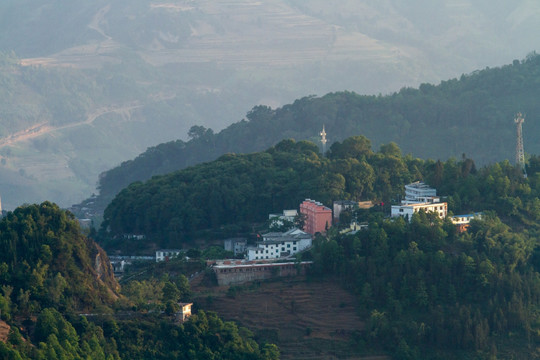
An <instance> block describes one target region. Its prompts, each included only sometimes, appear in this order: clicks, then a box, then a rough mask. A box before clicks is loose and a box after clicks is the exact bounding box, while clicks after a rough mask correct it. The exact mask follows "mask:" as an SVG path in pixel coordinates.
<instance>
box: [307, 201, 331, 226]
mask: <svg viewBox="0 0 540 360" xmlns="http://www.w3.org/2000/svg"><path fill="white" fill-rule="evenodd" d="M300 213H301V214H304V215H305V216H306V222H305V224H304V231H305V232H307V233H308V234H311V235H314V234H315V233H317V232H320V233H325V232H326V229H327V228H329V227H330V226H332V210H331V209H329V208H327V207H326V206H324V205H323V204H321V203H320V202H317V201H314V200H311V199H306V200H305V201H304V202H303V203H301V204H300Z"/></svg>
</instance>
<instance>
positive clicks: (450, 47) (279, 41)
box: [0, 0, 540, 209]
mask: <svg viewBox="0 0 540 360" xmlns="http://www.w3.org/2000/svg"><path fill="white" fill-rule="evenodd" d="M539 9H540V5H538V4H536V3H535V2H532V1H528V0H520V1H516V2H512V3H507V4H493V3H491V2H487V1H485V0H460V1H456V0H444V1H440V2H437V3H436V4H435V3H434V4H426V2H425V1H409V2H407V4H406V5H404V4H402V2H400V1H397V0H385V1H377V2H374V1H367V0H364V1H354V2H352V1H341V2H337V3H332V4H329V3H327V2H324V1H319V0H316V1H310V2H305V1H299V0H268V1H264V2H261V1H254V0H235V1H225V0H204V1H189V0H180V1H174V2H172V1H167V0H154V1H150V2H148V1H142V0H117V1H111V0H96V1H92V2H88V1H82V0H74V1H71V2H70V3H69V4H64V3H62V2H58V1H53V0H41V1H38V2H35V1H30V0H20V1H16V0H6V1H4V2H3V3H2V6H0V20H1V21H0V49H2V54H0V57H2V58H3V59H2V60H0V64H1V65H2V66H1V68H0V71H1V73H2V75H1V76H0V82H1V83H2V88H1V89H0V93H1V94H2V97H0V99H1V100H0V119H1V121H0V156H2V160H0V161H2V163H1V164H0V165H1V166H0V194H1V195H2V198H3V200H4V201H3V202H4V205H5V206H6V208H10V209H12V208H15V207H16V206H18V205H20V204H22V203H34V202H42V201H44V200H53V201H55V202H56V203H58V204H60V205H61V206H68V205H70V204H73V203H75V202H79V201H80V200H81V199H83V198H85V197H87V196H89V194H91V193H93V192H95V191H96V179H97V176H98V174H99V173H101V172H103V171H105V170H107V169H110V168H111V167H113V166H116V165H117V164H119V163H121V162H122V161H124V160H126V159H130V158H133V157H135V156H136V155H137V154H140V153H141V152H142V151H144V150H145V149H146V148H148V147H150V146H154V145H156V144H160V143H163V142H167V141H172V140H176V139H179V138H181V139H182V140H186V138H185V137H184V136H185V134H186V132H187V131H188V129H189V128H190V127H191V126H192V125H199V126H204V127H210V128H212V129H214V130H216V131H219V130H221V129H223V128H225V127H227V126H228V125H230V124H232V123H234V122H236V121H238V120H240V119H241V118H242V117H243V115H244V114H245V112H246V110H247V109H249V108H251V107H252V106H253V105H258V104H264V105H267V106H270V107H272V108H278V107H280V106H283V104H287V103H291V102H292V101H293V100H294V99H298V98H301V97H303V96H306V95H308V94H316V95H323V94H327V93H329V92H336V91H344V90H346V91H353V92H355V93H358V94H377V93H381V94H387V93H389V92H391V91H396V90H397V89H399V88H401V87H403V86H418V85H419V84H420V83H426V82H430V83H436V82H438V81H440V79H447V78H452V77H455V76H459V75H460V74H462V73H469V72H471V71H473V70H475V69H481V68H485V67H486V66H498V65H500V64H504V63H509V62H511V61H512V60H513V59H515V58H522V57H524V56H525V54H527V53H528V52H530V51H532V50H534V49H535V48H537V46H538V41H537V37H536V34H537V33H538V31H539V30H540V29H539V24H540V21H539V18H540V11H539ZM6 54H9V56H7V58H8V59H9V60H10V61H11V60H13V59H15V64H11V65H9V66H6V64H4V58H5V56H4V55H6ZM133 104H136V107H133V106H132V105H133ZM103 109H115V110H114V111H105V112H103V113H100V111H102V110H103ZM95 113H100V115H99V116H98V117H97V118H96V119H95V120H96V121H93V122H91V123H84V124H83V122H84V121H85V119H88V118H89V117H90V116H91V115H92V114H95ZM58 124H62V125H63V126H64V125H65V126H67V127H61V128H59V129H58V127H57V125H58ZM72 124H73V126H71V125H72ZM75 124H79V125H77V126H75ZM68 125H69V126H68ZM36 126H43V127H44V128H47V127H50V128H55V129H56V130H55V131H45V132H33V131H34V129H35V127H36ZM21 131H29V132H32V135H33V137H32V138H20V137H19V138H18V141H17V142H11V143H10V144H9V145H6V144H5V143H4V141H5V140H9V139H11V136H12V135H14V134H17V133H18V132H21ZM11 140H12V139H11Z"/></svg>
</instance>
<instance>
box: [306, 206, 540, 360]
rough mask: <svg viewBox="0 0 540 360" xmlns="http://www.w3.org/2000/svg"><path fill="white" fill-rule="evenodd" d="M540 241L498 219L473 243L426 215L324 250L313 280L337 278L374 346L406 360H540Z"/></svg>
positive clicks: (376, 224)
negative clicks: (351, 297)
mask: <svg viewBox="0 0 540 360" xmlns="http://www.w3.org/2000/svg"><path fill="white" fill-rule="evenodd" d="M539 234H540V232H539V228H538V225H537V226H536V228H535V229H530V230H528V231H521V232H520V231H514V230H512V229H511V228H510V227H509V226H507V225H505V224H504V223H502V222H501V220H500V219H499V218H498V217H497V216H496V215H495V214H494V213H489V212H488V213H485V214H484V217H483V219H482V220H473V221H472V223H471V227H470V229H469V230H468V231H467V232H465V233H463V234H458V233H456V230H455V227H454V225H453V224H452V223H450V222H449V221H441V220H440V219H439V218H438V217H436V216H430V215H429V214H427V215H426V214H424V213H420V214H418V215H417V214H415V215H414V216H413V219H412V222H411V223H408V222H406V221H405V220H403V218H398V219H396V220H388V219H383V218H382V217H379V218H376V219H375V218H372V219H371V221H370V228H369V230H367V231H361V232H359V233H357V234H355V235H340V234H338V233H337V232H332V233H331V235H330V236H329V240H320V241H318V242H316V245H315V248H314V249H313V251H312V254H313V256H314V260H315V266H314V267H313V271H314V273H313V275H314V276H315V275H316V276H317V277H318V276H329V275H337V276H338V278H339V279H341V281H342V283H343V285H344V286H345V287H346V288H348V289H349V290H351V291H352V292H353V293H355V294H356V296H357V298H358V301H359V303H360V304H361V308H362V311H363V312H364V314H365V316H366V318H367V319H368V321H367V327H366V332H365V333H364V334H362V338H363V341H364V343H365V344H369V346H370V347H381V348H384V349H386V350H389V351H391V352H393V353H394V354H395V356H396V358H399V359H464V358H471V359H472V358H474V359H497V358H502V359H507V358H514V359H532V358H536V357H537V356H538V355H539V350H540V348H539V347H538V344H539V343H540V317H539V312H538V311H539V303H540V273H539V270H540V268H539V266H538V264H539V263H538V259H539V257H538V254H539V251H538V249H539V247H540V245H539V243H538V236H539ZM510 342H511V343H512V344H510ZM473 353H475V355H474V356H473V355H472V354H473Z"/></svg>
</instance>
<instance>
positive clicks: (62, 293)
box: [0, 202, 120, 314]
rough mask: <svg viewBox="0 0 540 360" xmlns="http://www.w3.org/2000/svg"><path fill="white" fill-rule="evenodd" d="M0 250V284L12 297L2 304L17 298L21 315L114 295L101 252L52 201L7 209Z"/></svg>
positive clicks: (87, 305) (84, 306)
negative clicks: (0, 282) (13, 209)
mask: <svg viewBox="0 0 540 360" xmlns="http://www.w3.org/2000/svg"><path fill="white" fill-rule="evenodd" d="M0 249H1V251H0V268H1V270H2V271H1V280H2V284H3V285H4V286H5V287H6V288H10V289H11V290H10V292H9V293H10V294H11V296H12V297H13V298H12V299H10V300H9V301H8V303H9V302H11V301H15V300H16V299H17V302H18V305H19V309H18V311H19V312H21V313H22V314H25V313H29V312H36V311H39V309H40V308H42V307H43V308H45V307H52V306H54V307H61V308H64V309H69V310H70V311H80V310H91V309H94V308H95V307H96V306H101V305H103V304H106V305H107V304H108V305H111V304H112V302H113V301H114V300H115V299H116V298H117V297H118V291H119V289H120V287H119V285H118V283H117V282H116V280H115V278H114V276H113V273H112V267H111V264H110V263H109V261H108V257H107V254H106V253H105V252H104V251H103V250H102V249H101V248H100V247H99V246H98V245H97V244H96V243H95V242H94V241H93V240H91V239H89V238H87V237H86V236H84V235H82V234H81V232H80V228H79V224H78V222H77V220H75V219H74V218H73V215H71V214H69V213H67V212H65V211H62V210H60V209H59V208H58V206H57V205H55V204H52V203H49V202H44V203H42V204H40V205H29V206H24V207H20V208H17V209H16V210H15V211H14V212H9V213H8V214H7V216H6V217H4V218H3V219H2V220H1V221H0ZM4 290H5V289H4ZM4 295H5V296H7V297H8V298H9V297H10V295H6V292H5V291H4ZM21 299H23V300H21Z"/></svg>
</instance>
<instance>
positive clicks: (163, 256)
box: [156, 249, 182, 262]
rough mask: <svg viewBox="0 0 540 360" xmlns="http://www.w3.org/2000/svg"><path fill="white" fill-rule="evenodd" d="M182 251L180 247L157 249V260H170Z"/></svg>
mask: <svg viewBox="0 0 540 360" xmlns="http://www.w3.org/2000/svg"><path fill="white" fill-rule="evenodd" d="M181 252H182V250H179V249H161V250H156V262H160V261H169V259H171V258H173V257H177V256H178V255H180V253H181Z"/></svg>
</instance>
